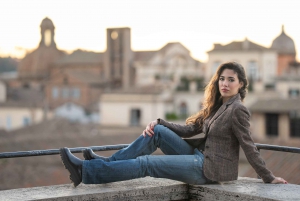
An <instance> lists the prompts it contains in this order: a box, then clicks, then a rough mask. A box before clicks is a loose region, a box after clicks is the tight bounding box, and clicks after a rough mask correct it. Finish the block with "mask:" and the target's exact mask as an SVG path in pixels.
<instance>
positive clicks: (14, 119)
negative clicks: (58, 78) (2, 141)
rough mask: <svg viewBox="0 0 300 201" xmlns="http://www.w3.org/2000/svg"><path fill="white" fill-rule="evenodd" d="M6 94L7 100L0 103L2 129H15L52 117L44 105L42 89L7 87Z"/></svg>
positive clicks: (0, 125) (0, 127)
mask: <svg viewBox="0 0 300 201" xmlns="http://www.w3.org/2000/svg"><path fill="white" fill-rule="evenodd" d="M2 92H3V91H2ZM1 95H2V96H4V95H3V94H1ZM5 96H6V101H4V102H1V103H0V129H3V130H7V131H10V130H15V129H19V128H22V127H26V126H29V125H32V124H37V123H40V122H42V121H43V120H44V119H49V118H51V117H52V115H51V113H50V112H49V111H47V109H46V108H45V107H44V106H45V105H44V101H43V95H42V94H41V92H40V91H37V90H33V89H7V92H6V94H5Z"/></svg>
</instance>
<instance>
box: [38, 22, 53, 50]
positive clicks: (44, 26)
mask: <svg viewBox="0 0 300 201" xmlns="http://www.w3.org/2000/svg"><path fill="white" fill-rule="evenodd" d="M40 27H41V42H40V47H41V46H44V47H56V43H55V41H54V29H55V27H54V24H53V22H52V21H51V20H50V19H49V18H47V17H46V18H45V19H43V21H42V23H41V25H40Z"/></svg>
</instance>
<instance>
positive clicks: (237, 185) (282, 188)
mask: <svg viewBox="0 0 300 201" xmlns="http://www.w3.org/2000/svg"><path fill="white" fill-rule="evenodd" d="M189 196H190V200H201V201H208V200H209V201H211V200H218V201H222V200H224V201H233V200H239V201H240V200H242V201H249V200H251V201H256V200H257V201H270V200H284V201H296V200H297V201H299V200H300V186H299V185H295V184H264V183H263V182H262V180H261V179H254V178H246V177H239V179H238V180H236V181H230V182H222V183H220V184H210V185H199V186H197V185H190V186H189Z"/></svg>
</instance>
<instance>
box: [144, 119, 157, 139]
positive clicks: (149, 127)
mask: <svg viewBox="0 0 300 201" xmlns="http://www.w3.org/2000/svg"><path fill="white" fill-rule="evenodd" d="M156 124H157V121H156V120H155V121H151V122H150V123H149V124H148V125H147V126H146V129H145V130H144V131H143V133H142V135H143V136H144V137H146V135H149V136H150V137H152V136H153V135H154V127H155V125H156Z"/></svg>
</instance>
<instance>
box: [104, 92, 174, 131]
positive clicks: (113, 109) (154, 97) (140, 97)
mask: <svg viewBox="0 0 300 201" xmlns="http://www.w3.org/2000/svg"><path fill="white" fill-rule="evenodd" d="M168 100H169V97H168V96H164V94H163V93H162V89H161V88H155V87H153V88H137V89H130V90H125V91H124V90H122V91H115V92H110V93H104V94H102V95H101V98H100V119H101V121H100V124H101V125H106V126H141V125H142V126H144V125H147V124H148V123H149V122H151V121H153V120H155V119H157V118H158V117H164V116H165V113H166V109H167V108H168V107H166V105H168Z"/></svg>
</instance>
